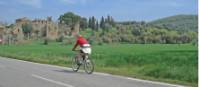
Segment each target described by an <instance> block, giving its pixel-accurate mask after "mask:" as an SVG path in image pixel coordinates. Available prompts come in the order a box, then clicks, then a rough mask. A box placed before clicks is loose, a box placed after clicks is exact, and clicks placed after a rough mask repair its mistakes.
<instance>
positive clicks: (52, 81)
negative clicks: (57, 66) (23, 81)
mask: <svg viewBox="0 0 200 87" xmlns="http://www.w3.org/2000/svg"><path fill="white" fill-rule="evenodd" d="M32 76H33V77H35V78H38V79H42V80H45V81H48V82H51V83H55V84H58V85H61V86H65V87H74V86H72V85H69V84H66V83H63V82H59V81H55V80H52V79H47V78H44V77H41V76H38V75H35V74H32Z"/></svg>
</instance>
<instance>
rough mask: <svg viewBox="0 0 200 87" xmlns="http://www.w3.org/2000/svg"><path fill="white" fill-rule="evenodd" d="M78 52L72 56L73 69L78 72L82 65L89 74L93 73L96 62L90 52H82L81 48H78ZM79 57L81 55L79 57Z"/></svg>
mask: <svg viewBox="0 0 200 87" xmlns="http://www.w3.org/2000/svg"><path fill="white" fill-rule="evenodd" d="M76 51H77V52H78V53H77V54H76V56H75V57H74V58H72V70H73V71H74V72H78V70H79V68H80V66H81V65H83V66H84V70H85V72H86V73H87V74H92V73H93V71H94V63H93V61H92V60H91V58H90V57H89V54H86V53H80V50H76ZM78 57H81V58H79V59H78Z"/></svg>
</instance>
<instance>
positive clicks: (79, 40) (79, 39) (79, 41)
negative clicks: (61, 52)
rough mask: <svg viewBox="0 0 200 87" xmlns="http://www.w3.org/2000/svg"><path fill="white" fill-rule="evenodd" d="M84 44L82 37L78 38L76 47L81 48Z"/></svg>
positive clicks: (85, 42)
mask: <svg viewBox="0 0 200 87" xmlns="http://www.w3.org/2000/svg"><path fill="white" fill-rule="evenodd" d="M84 44H88V42H87V40H86V39H85V38H84V37H82V36H79V37H78V39H77V41H76V45H79V46H83V45H84Z"/></svg>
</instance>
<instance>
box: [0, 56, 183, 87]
mask: <svg viewBox="0 0 200 87" xmlns="http://www.w3.org/2000/svg"><path fill="white" fill-rule="evenodd" d="M0 87H181V86H180V85H172V84H167V83H160V82H152V81H146V80H139V79H134V78H128V77H122V76H116V75H110V74H105V73H97V72H96V73H94V74H92V75H88V74H86V73H85V72H83V71H80V72H77V73H75V72H73V71H72V70H71V69H70V68H66V67H59V66H53V65H45V64H38V63H32V62H26V61H21V60H15V59H9V58H3V57H0Z"/></svg>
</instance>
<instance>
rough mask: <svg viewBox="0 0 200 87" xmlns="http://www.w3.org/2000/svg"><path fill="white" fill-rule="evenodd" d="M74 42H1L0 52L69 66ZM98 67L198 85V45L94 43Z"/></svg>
mask: <svg viewBox="0 0 200 87" xmlns="http://www.w3.org/2000/svg"><path fill="white" fill-rule="evenodd" d="M71 48H72V46H71V45H67V46H66V45H62V44H61V43H50V44H49V45H42V43H34V44H29V45H9V46H8V45H2V46H0V55H1V56H7V57H12V58H16V59H22V60H27V61H34V62H40V63H48V64H54V65H60V66H70V60H71V58H73V56H74V54H75V53H74V52H72V51H71ZM91 57H92V59H93V60H94V62H95V64H96V66H95V70H96V71H99V72H107V73H112V74H118V75H124V76H130V77H136V78H142V79H150V80H158V81H164V82H171V83H178V84H184V85H191V86H197V84H198V82H197V81H198V57H197V46H193V45H191V44H181V45H179V44H165V45H163V44H110V45H105V44H104V45H95V46H93V53H92V55H91Z"/></svg>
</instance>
